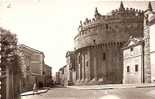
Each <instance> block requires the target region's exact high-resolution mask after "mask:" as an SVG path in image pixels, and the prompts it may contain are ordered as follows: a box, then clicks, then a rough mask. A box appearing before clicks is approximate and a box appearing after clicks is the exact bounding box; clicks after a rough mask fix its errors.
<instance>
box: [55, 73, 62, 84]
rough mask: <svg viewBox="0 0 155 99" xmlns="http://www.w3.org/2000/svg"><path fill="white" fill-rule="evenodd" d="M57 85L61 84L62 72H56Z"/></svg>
mask: <svg viewBox="0 0 155 99" xmlns="http://www.w3.org/2000/svg"><path fill="white" fill-rule="evenodd" d="M55 83H56V84H60V83H61V79H60V72H56V74H55Z"/></svg>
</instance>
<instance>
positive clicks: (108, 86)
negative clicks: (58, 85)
mask: <svg viewBox="0 0 155 99" xmlns="http://www.w3.org/2000/svg"><path fill="white" fill-rule="evenodd" d="M67 87H68V88H75V89H86V90H106V89H121V88H149V87H155V83H150V84H105V85H81V86H67Z"/></svg>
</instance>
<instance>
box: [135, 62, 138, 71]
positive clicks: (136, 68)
mask: <svg viewBox="0 0 155 99" xmlns="http://www.w3.org/2000/svg"><path fill="white" fill-rule="evenodd" d="M135 72H138V65H137V64H136V65H135Z"/></svg>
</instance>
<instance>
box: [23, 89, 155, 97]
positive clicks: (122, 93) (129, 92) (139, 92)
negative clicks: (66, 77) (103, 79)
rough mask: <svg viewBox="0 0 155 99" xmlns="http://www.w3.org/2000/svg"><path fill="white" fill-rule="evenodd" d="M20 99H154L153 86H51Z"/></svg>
mask: <svg viewBox="0 0 155 99" xmlns="http://www.w3.org/2000/svg"><path fill="white" fill-rule="evenodd" d="M22 99H155V87H152V88H128V89H109V90H78V89H72V88H51V90H49V91H48V92H47V93H43V94H40V95H30V96H24V97H22Z"/></svg>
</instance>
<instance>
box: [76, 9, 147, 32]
mask: <svg viewBox="0 0 155 99" xmlns="http://www.w3.org/2000/svg"><path fill="white" fill-rule="evenodd" d="M143 17H144V11H143V10H139V9H134V8H125V9H124V10H120V9H116V10H112V11H111V15H101V14H97V15H96V14H95V17H94V18H92V19H88V18H86V19H85V20H84V22H82V21H80V25H79V31H81V30H83V29H86V28H89V27H92V26H94V25H95V24H98V23H101V24H102V23H109V22H112V21H117V20H122V19H132V20H133V21H136V20H143Z"/></svg>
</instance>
